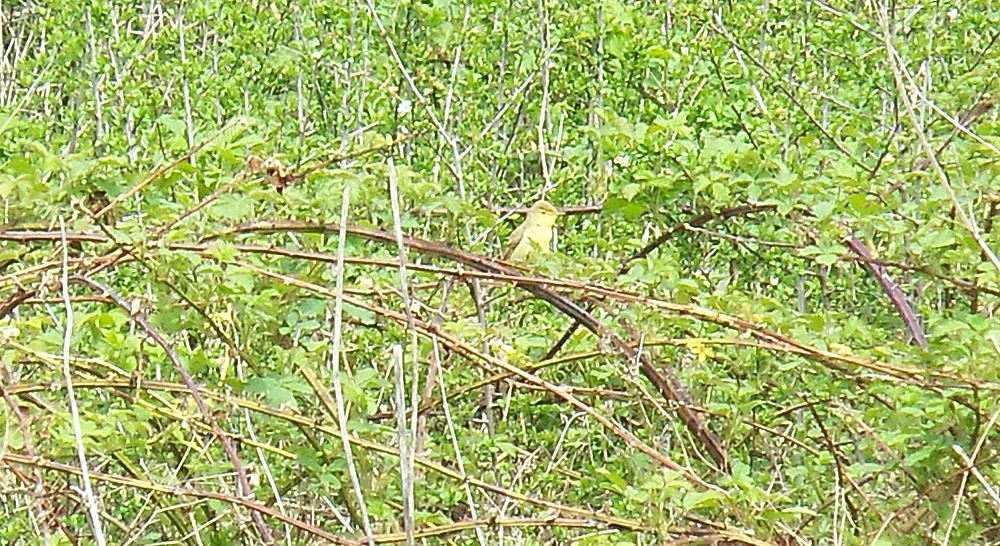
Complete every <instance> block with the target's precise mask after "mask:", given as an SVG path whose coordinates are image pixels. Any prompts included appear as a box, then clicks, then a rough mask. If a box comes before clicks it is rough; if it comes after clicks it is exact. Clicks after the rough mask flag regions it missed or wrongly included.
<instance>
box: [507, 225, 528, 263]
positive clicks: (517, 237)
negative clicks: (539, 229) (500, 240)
mask: <svg viewBox="0 0 1000 546" xmlns="http://www.w3.org/2000/svg"><path fill="white" fill-rule="evenodd" d="M527 224H528V222H527V221H524V222H522V223H521V225H519V226H517V229H515V230H514V233H511V234H510V238H509V239H507V247H506V248H504V250H503V259H504V260H509V259H510V255H511V254H512V253H513V252H514V249H515V248H517V245H518V244H519V243H520V242H521V239H523V238H524V232H525V230H526V229H527V228H526V227H525V226H527Z"/></svg>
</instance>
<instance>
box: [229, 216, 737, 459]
mask: <svg viewBox="0 0 1000 546" xmlns="http://www.w3.org/2000/svg"><path fill="white" fill-rule="evenodd" d="M339 230H340V226H339V225H337V224H311V223H304V222H258V223H253V224H245V225H242V226H239V227H236V228H234V229H232V230H229V231H227V232H223V233H221V234H219V236H223V235H235V234H239V233H280V232H285V231H299V232H324V233H327V232H333V233H335V232H338V231H339ZM347 231H348V233H350V234H352V235H355V236H359V237H363V238H365V239H369V240H373V241H379V242H382V243H385V244H395V237H394V236H393V235H392V234H391V233H388V232H385V231H381V230H377V229H371V228H364V227H357V226H350V227H348V228H347ZM403 242H404V244H405V245H406V246H407V247H408V248H411V249H413V250H416V251H417V252H422V253H425V254H431V255H436V256H441V257H445V258H448V259H451V260H453V261H455V262H458V263H460V264H462V265H465V266H467V267H470V268H472V269H476V270H478V271H483V272H487V273H495V274H502V275H505V276H507V277H509V278H511V279H513V281H512V282H513V283H514V284H515V285H516V286H517V287H519V288H521V289H522V290H525V291H527V292H529V293H531V294H532V295H534V296H536V297H538V298H539V299H542V300H545V301H547V302H549V303H550V304H551V305H552V306H553V307H555V308H556V309H558V310H560V311H562V312H563V313H565V314H566V315H568V316H569V317H571V318H573V319H574V320H576V321H577V322H579V323H580V324H582V325H583V326H584V327H585V328H587V329H588V330H590V331H591V332H593V333H594V335H596V336H597V337H598V338H599V339H601V340H602V341H604V342H607V343H608V344H609V345H611V346H612V347H614V348H615V349H616V350H617V352H619V353H620V354H621V355H622V356H623V357H624V358H625V359H626V361H628V362H638V363H639V369H640V371H642V373H643V375H645V376H646V378H647V379H649V381H650V382H652V383H653V385H654V386H656V388H657V390H659V391H660V393H661V394H662V395H663V396H664V397H665V398H666V399H667V400H670V401H672V402H675V403H676V404H677V411H678V415H679V416H680V418H681V421H683V422H684V424H685V425H686V426H687V427H688V429H689V430H691V432H692V434H694V436H695V437H696V438H698V441H699V442H700V443H701V444H702V445H703V446H704V447H705V449H706V450H708V452H709V455H710V456H711V457H712V459H713V460H714V461H715V463H716V464H717V465H718V466H719V467H720V468H721V469H723V470H724V471H728V469H729V468H730V460H729V454H728V452H727V451H726V449H725V447H724V446H723V444H722V441H721V440H720V439H719V438H718V437H717V436H716V435H715V433H713V432H712V431H711V430H709V429H708V427H707V426H706V425H705V423H704V422H703V420H702V418H701V416H700V415H698V414H697V413H695V412H694V411H693V410H692V409H691V406H693V403H692V400H691V396H690V395H689V394H688V393H687V389H685V388H684V386H683V384H682V383H681V382H680V380H679V379H678V378H677V376H676V375H675V374H674V372H673V371H672V370H670V369H663V370H657V368H656V366H655V365H654V364H653V362H652V360H651V359H650V357H649V355H648V354H646V353H639V352H638V351H636V349H634V348H633V347H632V346H630V345H629V344H628V342H626V341H625V340H624V339H622V338H621V337H620V336H618V334H616V333H615V332H614V331H612V330H611V329H610V328H608V327H607V326H605V325H604V324H603V323H601V322H600V321H599V320H597V318H595V317H594V315H592V314H591V313H589V312H588V311H586V310H585V309H583V308H582V307H581V306H579V305H578V304H577V303H576V302H574V301H573V300H571V299H570V298H568V297H567V296H565V295H563V294H559V293H557V292H555V291H553V290H552V289H550V288H548V287H545V286H543V285H540V284H534V283H521V282H518V279H519V278H523V275H522V274H521V273H520V271H518V270H517V269H514V268H513V267H511V266H508V265H504V264H503V263H501V262H498V261H496V260H494V259H493V258H489V257H486V256H480V255H478V254H473V253H471V252H466V251H464V250H460V249H457V248H454V247H451V246H449V245H445V244H442V243H437V242H433V241H427V240H424V239H418V238H415V237H404V238H403Z"/></svg>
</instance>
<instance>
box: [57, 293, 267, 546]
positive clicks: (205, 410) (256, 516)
mask: <svg viewBox="0 0 1000 546" xmlns="http://www.w3.org/2000/svg"><path fill="white" fill-rule="evenodd" d="M70 280H71V281H72V282H75V283H78V284H82V285H84V286H87V287H89V288H91V289H94V290H98V291H100V292H102V293H103V294H104V295H105V296H108V297H110V298H111V299H113V300H114V302H115V304H116V305H118V307H120V308H122V310H124V311H125V312H126V313H128V314H129V318H131V319H132V320H133V321H134V322H135V323H136V324H137V325H138V326H139V327H141V328H142V329H143V331H145V332H146V335H148V336H149V338H150V339H152V340H153V341H154V342H155V343H156V344H157V345H159V346H160V348H162V349H163V351H164V352H166V353H167V357H168V358H169V359H170V362H171V363H172V364H173V365H174V368H175V369H176V370H177V372H178V373H179V374H180V375H181V378H182V379H183V380H184V384H185V385H186V386H187V388H188V390H189V391H190V392H191V396H192V398H193V399H194V402H195V404H196V405H197V406H198V410H199V411H200V412H201V415H202V417H203V418H204V419H205V421H206V422H207V423H208V424H209V425H211V427H212V432H213V433H214V434H215V436H216V437H217V438H218V439H219V443H221V444H222V447H223V449H224V450H225V452H226V455H227V456H228V457H229V460H230V462H231V463H232V464H233V469H234V470H235V471H236V477H237V482H238V483H239V485H240V488H239V493H240V496H246V497H248V498H252V497H253V489H252V488H251V487H250V481H249V480H248V479H247V472H246V468H245V467H244V466H243V463H242V462H241V461H240V457H239V454H238V453H237V452H236V448H235V447H233V443H232V442H231V441H229V438H228V436H227V435H226V433H225V432H223V430H222V427H220V426H219V423H218V421H217V420H216V417H215V415H213V413H212V412H211V411H210V410H209V407H208V405H207V404H205V400H204V398H202V396H201V393H200V392H199V390H198V385H197V384H195V382H194V378H193V377H192V376H191V373H190V372H188V371H187V368H185V367H184V364H182V363H181V360H180V357H179V356H178V354H177V351H175V350H174V348H173V346H172V345H171V344H170V342H169V341H167V340H166V338H164V337H163V336H162V335H160V332H159V331H157V330H156V328H155V327H154V326H153V324H152V323H151V322H149V319H148V318H146V316H145V315H144V314H142V313H141V312H140V313H133V312H132V311H131V305H129V302H128V301H126V300H125V299H124V298H122V297H121V296H119V295H118V294H117V293H115V292H114V291H112V290H111V289H110V288H109V287H107V286H105V285H104V284H102V283H100V282H98V281H95V280H93V279H90V278H88V277H82V276H79V275H74V276H72V277H70ZM251 517H252V518H253V520H254V523H255V524H256V526H257V530H258V531H259V532H260V534H261V537H262V538H263V539H264V541H265V542H266V543H267V544H273V543H274V537H273V535H272V533H271V529H270V528H269V527H268V526H267V523H266V522H265V521H264V518H263V516H261V515H260V512H258V511H253V512H251Z"/></svg>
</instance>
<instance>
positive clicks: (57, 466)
mask: <svg viewBox="0 0 1000 546" xmlns="http://www.w3.org/2000/svg"><path fill="white" fill-rule="evenodd" d="M0 463H3V464H4V465H5V466H7V465H15V464H18V465H24V466H28V467H31V468H39V469H44V470H49V471H54V472H62V473H64V474H72V475H79V474H80V469H79V468H77V467H75V466H72V465H68V464H63V463H57V462H55V461H49V460H45V459H42V458H40V457H30V456H25V455H19V454H17V453H13V452H11V451H6V452H4V453H2V454H0ZM90 477H91V478H93V479H94V480H96V481H101V482H105V483H112V484H117V485H123V486H127V487H134V488H136V489H143V490H146V491H150V492H154V493H167V494H171V495H175V496H184V497H195V498H200V499H213V500H218V501H221V502H224V503H228V504H233V505H238V506H243V507H245V508H248V509H249V510H251V513H253V514H257V515H258V517H260V515H261V514H267V515H268V516H270V517H272V518H274V519H277V520H279V521H281V522H283V523H286V524H288V525H290V526H292V527H295V528H296V529H300V530H302V531H305V532H307V533H310V534H312V535H315V536H318V537H322V538H323V539H325V540H328V541H330V542H331V543H333V544H338V545H343V546H357V545H360V544H362V543H361V542H359V541H357V540H351V539H346V538H343V537H339V536H337V535H334V534H332V533H329V532H327V531H324V530H323V529H320V528H319V527H315V526H313V525H309V524H308V523H305V522H303V521H299V520H297V519H295V518H292V517H290V516H286V515H285V514H282V513H281V512H279V511H278V510H274V509H273V508H270V507H268V506H266V505H264V504H262V503H261V502H259V501H256V500H253V499H251V498H246V497H241V496H238V495H226V494H224V493H217V492H215V491H205V490H201V489H192V488H189V487H177V486H173V485H167V484H161V483H153V482H150V481H146V480H137V479H134V478H129V477H126V476H118V475H115V474H108V473H105V472H91V473H90Z"/></svg>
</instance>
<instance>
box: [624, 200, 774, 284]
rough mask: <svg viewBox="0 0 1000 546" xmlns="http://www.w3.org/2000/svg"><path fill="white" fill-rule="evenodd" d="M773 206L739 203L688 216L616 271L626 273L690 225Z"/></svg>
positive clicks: (726, 218)
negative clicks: (636, 261) (632, 264)
mask: <svg viewBox="0 0 1000 546" xmlns="http://www.w3.org/2000/svg"><path fill="white" fill-rule="evenodd" d="M775 208H777V207H776V205H752V204H751V205H739V206H735V207H728V208H724V209H722V210H719V211H717V212H716V211H709V212H705V213H702V214H699V215H697V216H692V217H691V218H688V219H687V220H685V221H684V222H681V223H679V224H675V225H673V226H671V227H670V228H668V229H667V230H666V231H664V232H663V233H661V234H660V236H659V237H657V238H656V239H653V240H652V241H650V242H649V244H647V245H646V246H645V247H643V248H642V250H639V251H638V252H636V253H634V254H632V255H631V256H629V257H628V258H626V259H625V260H624V261H623V263H622V267H621V269H619V270H618V272H619V273H620V274H625V273H627V272H628V270H629V269H630V268H631V265H630V264H631V263H632V262H634V261H635V260H639V259H642V258H645V257H646V256H648V255H649V254H650V253H651V252H653V251H654V250H656V249H657V248H660V247H661V246H663V243H666V242H667V240H668V239H670V238H671V237H673V236H674V235H676V234H678V233H682V232H684V231H687V230H689V229H691V228H692V227H702V226H704V225H705V224H708V223H709V222H712V221H714V220H728V219H730V218H736V217H739V216H747V215H750V214H754V213H757V212H764V211H771V210H774V209H775Z"/></svg>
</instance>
